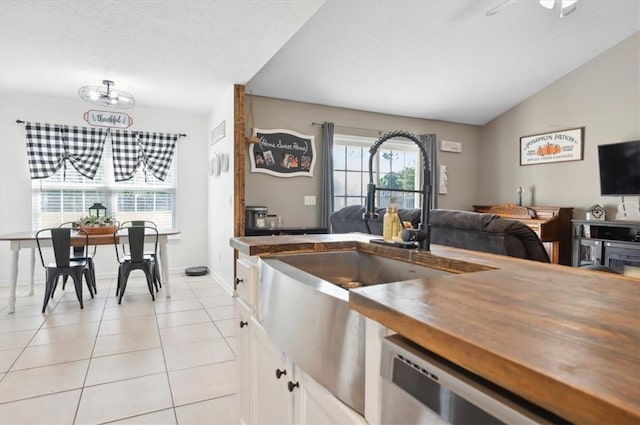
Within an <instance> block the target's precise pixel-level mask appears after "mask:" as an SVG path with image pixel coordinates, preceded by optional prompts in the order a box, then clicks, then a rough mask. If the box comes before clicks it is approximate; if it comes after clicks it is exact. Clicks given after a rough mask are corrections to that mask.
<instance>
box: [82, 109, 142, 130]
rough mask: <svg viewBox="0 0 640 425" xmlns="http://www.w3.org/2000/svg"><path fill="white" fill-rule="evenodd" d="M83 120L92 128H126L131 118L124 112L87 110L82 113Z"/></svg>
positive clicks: (131, 121) (129, 124) (131, 122)
mask: <svg viewBox="0 0 640 425" xmlns="http://www.w3.org/2000/svg"><path fill="white" fill-rule="evenodd" d="M84 120H85V121H86V122H87V123H88V124H89V125H90V126H93V127H110V128H128V127H130V126H131V124H133V118H131V117H130V116H129V115H127V114H125V113H124V112H111V111H96V110H93V109H91V110H89V111H87V112H85V113H84Z"/></svg>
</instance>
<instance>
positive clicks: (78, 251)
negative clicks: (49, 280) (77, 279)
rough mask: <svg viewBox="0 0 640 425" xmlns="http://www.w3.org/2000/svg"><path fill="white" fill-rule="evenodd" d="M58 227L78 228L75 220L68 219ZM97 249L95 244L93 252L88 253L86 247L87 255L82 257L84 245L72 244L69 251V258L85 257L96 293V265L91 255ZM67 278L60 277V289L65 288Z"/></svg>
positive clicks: (81, 258)
mask: <svg viewBox="0 0 640 425" xmlns="http://www.w3.org/2000/svg"><path fill="white" fill-rule="evenodd" d="M58 227H64V228H69V229H74V230H75V229H78V228H79V227H78V226H77V224H76V222H75V221H68V222H66V223H62V224H61V225H60V226H58ZM97 250H98V247H97V246H96V245H94V246H93V253H89V250H88V249H87V252H86V253H87V256H86V257H84V253H85V251H84V247H81V246H74V247H72V253H71V260H83V259H84V258H86V259H87V266H88V267H89V273H90V274H91V279H92V286H93V293H94V294H97V293H98V287H97V283H96V267H95V263H94V262H93V257H94V256H95V255H96V252H97ZM68 278H69V276H64V277H63V278H62V289H64V288H65V286H66V285H67V279H68Z"/></svg>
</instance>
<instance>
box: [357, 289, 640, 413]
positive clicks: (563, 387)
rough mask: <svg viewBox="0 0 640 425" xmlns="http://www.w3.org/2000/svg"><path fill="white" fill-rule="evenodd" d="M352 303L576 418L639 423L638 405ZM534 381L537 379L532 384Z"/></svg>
mask: <svg viewBox="0 0 640 425" xmlns="http://www.w3.org/2000/svg"><path fill="white" fill-rule="evenodd" d="M349 306H350V307H351V308H352V309H353V310H355V311H357V312H359V313H360V314H362V315H363V316H365V317H368V318H370V319H372V320H375V321H376V322H378V323H380V324H382V325H383V326H386V327H387V328H389V329H391V330H393V331H395V332H397V333H399V334H400V335H403V336H405V337H407V338H408V339H411V340H412V341H413V342H415V343H416V344H418V345H420V346H422V347H424V348H425V349H427V350H430V351H433V352H434V353H436V354H438V355H440V356H442V357H444V358H446V359H447V360H450V361H451V362H453V363H455V364H457V365H459V366H461V367H463V368H465V369H467V370H469V371H471V372H473V373H476V374H477V375H479V376H482V377H483V378H485V379H488V380H489V381H491V382H494V383H495V384H497V385H499V386H501V387H503V388H505V389H507V390H509V391H512V392H513V393H514V394H518V395H519V396H521V397H523V398H525V399H526V400H529V401H531V402H533V403H535V404H538V405H539V406H541V407H543V408H545V409H547V410H549V411H550V412H553V413H555V414H556V415H558V416H561V417H563V418H565V419H567V420H569V421H571V422H574V423H602V424H604V423H609V424H637V423H640V413H639V411H638V406H627V405H622V404H619V403H616V402H615V401H612V400H605V399H603V398H601V397H598V396H596V395H594V394H590V393H587V392H584V391H582V390H580V389H579V388H575V387H572V386H570V385H568V384H566V383H565V382H562V381H559V380H555V379H553V377H550V376H549V375H547V374H544V373H540V372H538V371H536V370H534V369H532V368H530V367H527V366H526V365H522V364H519V363H517V362H514V361H512V360H511V359H509V358H506V357H503V356H500V355H499V354H497V353H494V352H491V351H488V350H484V349H483V348H481V347H478V346H476V345H474V344H471V343H469V342H466V341H463V340H461V339H459V338H457V337H456V336H454V335H450V334H448V333H446V332H444V331H442V330H440V329H438V328H434V327H431V326H429V325H427V324H425V323H423V322H421V321H419V320H416V319H413V318H411V317H410V316H407V315H403V314H402V313H399V312H397V311H395V310H394V309H391V308H389V307H387V306H385V305H383V304H380V303H378V302H376V301H374V300H371V299H370V298H368V297H366V296H363V295H361V294H359V293H358V292H357V291H350V292H349ZM532 382H535V384H533V385H532V384H531V383H532Z"/></svg>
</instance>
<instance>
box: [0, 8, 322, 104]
mask: <svg viewBox="0 0 640 425" xmlns="http://www.w3.org/2000/svg"><path fill="white" fill-rule="evenodd" d="M322 3H323V1H302V2H300V1H220V0H215V1H202V0H200V1H175V0H165V1H162V0H160V1H158V0H153V1H150V0H137V1H97V0H88V1H78V0H55V1H52V0H47V1H41V0H29V1H16V0H1V1H0V90H2V93H11V94H21V95H38V96H47V97H60V98H69V99H78V95H77V92H78V89H79V88H80V87H81V86H83V85H101V84H102V80H104V79H110V80H114V81H115V88H119V89H121V90H124V91H128V92H130V93H132V94H133V95H134V96H135V97H136V103H137V105H138V106H150V107H158V108H171V109H179V110H186V111H197V112H208V111H209V110H210V109H211V108H212V106H213V105H215V103H216V101H215V98H216V95H218V94H219V93H220V91H221V90H223V89H224V88H225V87H229V85H230V84H236V83H237V84H244V83H246V82H247V81H249V79H250V78H251V77H253V76H254V74H255V73H256V72H257V71H258V70H259V69H260V68H261V67H262V66H263V65H264V64H265V63H266V62H267V61H268V60H269V58H271V57H272V56H273V55H274V54H275V53H276V52H277V51H278V49H280V47H282V45H283V44H284V43H285V42H286V41H287V40H288V39H289V38H290V37H291V36H292V35H293V34H294V33H295V32H296V31H297V30H298V29H299V28H300V27H301V26H302V25H303V24H304V22H305V21H306V20H307V19H309V17H310V16H311V15H312V14H313V13H315V12H316V11H317V9H318V8H319V7H320V6H321V5H322Z"/></svg>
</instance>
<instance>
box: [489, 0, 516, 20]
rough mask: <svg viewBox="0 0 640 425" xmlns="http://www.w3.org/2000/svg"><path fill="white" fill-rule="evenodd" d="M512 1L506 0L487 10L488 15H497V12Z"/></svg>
mask: <svg viewBox="0 0 640 425" xmlns="http://www.w3.org/2000/svg"><path fill="white" fill-rule="evenodd" d="M511 2H512V0H504V1H503V2H502V3H500V4H499V5H497V6H495V7H493V8H491V9H489V10H487V16H492V15H495V14H496V13H498V12H500V11H501V10H502V9H503V8H504V7H506V6H507V5H508V4H509V3H511Z"/></svg>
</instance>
